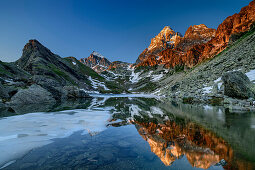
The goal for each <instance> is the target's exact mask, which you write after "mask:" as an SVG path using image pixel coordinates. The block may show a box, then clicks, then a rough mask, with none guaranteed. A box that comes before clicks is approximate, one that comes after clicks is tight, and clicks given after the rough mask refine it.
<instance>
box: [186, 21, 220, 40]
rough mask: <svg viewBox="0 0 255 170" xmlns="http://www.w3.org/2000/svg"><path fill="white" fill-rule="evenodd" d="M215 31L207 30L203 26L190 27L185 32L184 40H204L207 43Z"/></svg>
mask: <svg viewBox="0 0 255 170" xmlns="http://www.w3.org/2000/svg"><path fill="white" fill-rule="evenodd" d="M215 34H216V30H215V29H212V28H208V27H207V26H206V25H204V24H200V25H194V26H190V27H189V28H188V30H187V31H186V33H185V35H184V38H190V39H205V40H207V41H209V40H211V39H212V38H213V37H215Z"/></svg>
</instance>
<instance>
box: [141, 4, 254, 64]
mask: <svg viewBox="0 0 255 170" xmlns="http://www.w3.org/2000/svg"><path fill="white" fill-rule="evenodd" d="M254 23H255V0H253V1H252V2H250V4H249V5H248V6H246V7H244V8H242V9H241V11H240V12H239V13H238V14H234V15H232V16H230V17H227V18H226V19H225V20H224V21H223V22H222V23H221V24H220V25H219V26H218V28H217V30H215V29H211V28H207V27H206V26H205V25H204V24H200V25H194V26H190V27H189V28H188V30H187V31H186V33H185V36H184V37H179V36H176V38H174V41H169V42H173V44H174V46H168V45H167V43H165V40H169V39H167V37H168V36H165V35H171V36H172V35H173V31H172V30H171V29H168V28H166V27H165V28H164V29H163V30H162V31H161V32H160V34H159V35H158V36H156V37H155V38H153V39H152V43H151V45H150V46H149V48H147V49H145V50H144V51H143V52H142V53H141V54H140V55H139V57H138V59H137V61H136V66H137V67H139V66H154V65H160V64H163V65H165V67H175V66H178V65H182V66H183V65H185V66H187V67H193V66H194V65H196V64H198V63H201V62H202V61H204V60H206V59H208V58H212V57H214V56H215V55H217V54H218V53H220V52H221V51H223V50H224V49H225V48H226V47H227V46H228V45H229V42H230V40H231V37H233V36H234V35H239V34H242V33H243V32H246V31H249V30H250V28H251V27H252V25H253V27H254ZM171 36H170V37H171ZM171 38H172V37H171ZM170 44H171V43H170Z"/></svg>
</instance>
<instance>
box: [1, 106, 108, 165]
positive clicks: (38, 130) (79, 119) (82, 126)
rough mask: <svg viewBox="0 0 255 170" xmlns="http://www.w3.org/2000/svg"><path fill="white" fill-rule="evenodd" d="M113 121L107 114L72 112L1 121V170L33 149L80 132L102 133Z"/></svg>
mask: <svg viewBox="0 0 255 170" xmlns="http://www.w3.org/2000/svg"><path fill="white" fill-rule="evenodd" d="M109 119H110V114H109V111H105V110H96V111H89V110H81V109H80V110H68V111H62V112H54V113H53V112H52V113H29V114H25V115H18V116H12V117H7V118H3V119H0V153H4V154H0V169H1V167H2V166H4V165H6V163H8V162H10V161H14V160H15V159H17V158H19V157H21V156H22V155H24V154H26V153H27V152H29V151H30V150H31V149H33V148H37V147H41V146H44V145H47V144H49V143H51V142H53V139H56V138H64V137H68V136H70V135H71V134H73V133H74V132H76V131H84V133H92V134H94V133H98V132H101V131H103V130H105V129H106V124H107V121H108V120H109Z"/></svg>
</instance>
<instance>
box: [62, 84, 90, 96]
mask: <svg viewBox="0 0 255 170" xmlns="http://www.w3.org/2000/svg"><path fill="white" fill-rule="evenodd" d="M64 90H65V92H66V95H67V98H88V97H90V96H89V95H88V94H87V93H86V92H85V91H84V90H82V89H79V88H78V87H76V86H65V87H64Z"/></svg>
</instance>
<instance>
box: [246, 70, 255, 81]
mask: <svg viewBox="0 0 255 170" xmlns="http://www.w3.org/2000/svg"><path fill="white" fill-rule="evenodd" d="M245 74H246V76H247V77H248V78H249V79H250V81H254V80H255V70H250V71H249V72H247V73H245Z"/></svg>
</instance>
